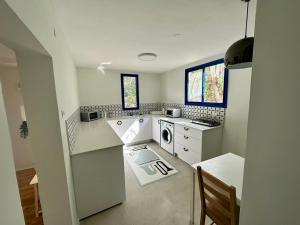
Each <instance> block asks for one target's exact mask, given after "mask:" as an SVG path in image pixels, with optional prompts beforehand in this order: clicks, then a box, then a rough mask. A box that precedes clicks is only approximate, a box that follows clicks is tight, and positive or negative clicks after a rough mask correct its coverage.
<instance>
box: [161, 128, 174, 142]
mask: <svg viewBox="0 0 300 225" xmlns="http://www.w3.org/2000/svg"><path fill="white" fill-rule="evenodd" d="M161 138H162V140H163V141H164V142H166V143H167V144H170V143H171V141H172V138H173V137H172V133H171V131H170V129H169V128H164V129H163V130H162V131H161Z"/></svg>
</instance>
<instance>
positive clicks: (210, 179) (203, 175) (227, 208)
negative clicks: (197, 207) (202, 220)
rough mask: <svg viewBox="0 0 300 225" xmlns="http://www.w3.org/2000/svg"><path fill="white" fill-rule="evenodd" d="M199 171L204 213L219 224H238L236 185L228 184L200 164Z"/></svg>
mask: <svg viewBox="0 0 300 225" xmlns="http://www.w3.org/2000/svg"><path fill="white" fill-rule="evenodd" d="M197 173H198V180H199V189H200V199H201V209H202V213H206V214H207V215H208V216H209V217H210V218H211V219H212V220H213V221H214V222H215V223H216V224H217V225H238V222H239V207H238V206H237V204H236V190H235V187H233V186H228V185H227V184H225V183H224V182H222V181H220V180H219V179H217V178H216V177H214V176H213V175H211V174H209V173H207V172H205V171H204V170H202V169H201V167H200V166H199V167H198V168H197Z"/></svg>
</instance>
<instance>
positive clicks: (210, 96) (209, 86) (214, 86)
mask: <svg viewBox="0 0 300 225" xmlns="http://www.w3.org/2000/svg"><path fill="white" fill-rule="evenodd" d="M224 70H225V65H224V64H217V65H214V66H209V67H206V68H205V76H204V102H214V103H222V102H223V94H224Z"/></svg>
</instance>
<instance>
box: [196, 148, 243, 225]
mask: <svg viewBox="0 0 300 225" xmlns="http://www.w3.org/2000/svg"><path fill="white" fill-rule="evenodd" d="M244 164H245V160H244V158H242V157H240V156H238V155H235V154H232V153H227V154H224V155H221V156H218V157H215V158H212V159H209V160H206V161H202V162H199V163H195V164H193V165H192V168H193V186H192V196H191V218H190V220H191V224H194V220H195V191H196V190H195V182H196V179H197V167H198V166H201V168H202V169H203V170H205V171H206V172H208V173H210V174H211V175H213V176H215V177H216V178H218V179H219V180H221V181H223V182H224V183H225V184H227V185H231V186H234V187H235V188H236V200H237V204H238V205H240V202H241V199H242V190H243V176H244Z"/></svg>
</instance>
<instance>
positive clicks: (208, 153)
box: [174, 124, 222, 165]
mask: <svg viewBox="0 0 300 225" xmlns="http://www.w3.org/2000/svg"><path fill="white" fill-rule="evenodd" d="M174 152H175V155H177V157H178V158H180V159H182V160H183V161H185V162H187V163H188V164H190V165H191V164H194V163H197V162H201V161H203V160H207V159H210V158H213V157H216V156H219V155H221V154H222V127H215V128H211V129H205V130H201V129H195V128H191V127H189V126H185V125H181V124H175V143H174Z"/></svg>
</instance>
